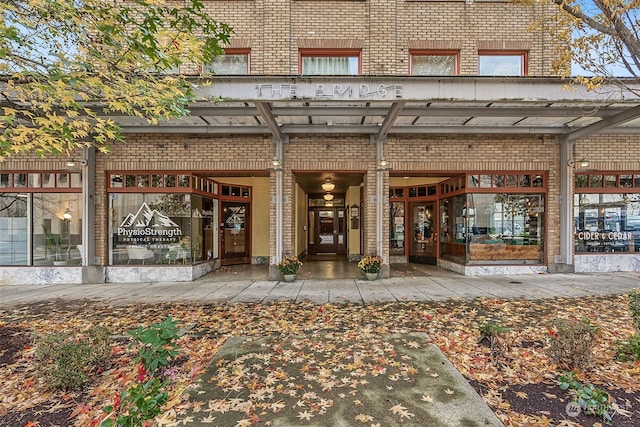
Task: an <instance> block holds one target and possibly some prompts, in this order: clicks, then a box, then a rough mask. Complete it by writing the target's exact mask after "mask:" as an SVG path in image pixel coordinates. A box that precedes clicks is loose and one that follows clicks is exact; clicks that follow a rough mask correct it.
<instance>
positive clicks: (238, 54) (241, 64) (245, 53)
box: [204, 49, 249, 76]
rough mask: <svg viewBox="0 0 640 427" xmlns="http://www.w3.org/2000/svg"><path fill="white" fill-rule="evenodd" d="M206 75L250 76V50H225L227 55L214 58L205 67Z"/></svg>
mask: <svg viewBox="0 0 640 427" xmlns="http://www.w3.org/2000/svg"><path fill="white" fill-rule="evenodd" d="M204 72H205V73H206V74H218V75H227V76H230V75H247V74H249V50H248V49H225V54H224V55H220V56H217V57H215V58H214V60H213V61H212V62H211V63H210V64H207V65H206V66H205V69H204Z"/></svg>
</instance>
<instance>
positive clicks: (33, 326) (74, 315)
mask: <svg viewBox="0 0 640 427" xmlns="http://www.w3.org/2000/svg"><path fill="white" fill-rule="evenodd" d="M167 316H171V317H172V318H174V319H176V320H178V321H179V322H180V327H181V328H183V329H184V330H185V331H186V334H185V336H183V337H182V338H181V340H180V357H179V359H178V360H179V364H177V365H176V366H175V375H174V377H173V380H172V382H171V385H170V386H169V389H168V391H169V401H168V402H167V404H166V405H165V406H164V412H163V414H162V415H161V416H159V417H158V418H157V419H156V420H155V424H156V425H160V426H162V425H179V424H180V423H181V422H182V421H184V420H183V418H182V417H183V416H184V414H185V413H187V412H189V411H193V409H194V408H193V407H192V406H190V405H193V404H194V403H193V402H190V401H188V400H187V399H185V398H184V397H183V395H184V394H185V393H183V392H184V391H185V390H187V389H189V388H190V387H191V386H192V385H193V384H194V383H195V382H196V381H197V378H198V377H199V375H200V374H201V373H202V372H203V369H204V367H205V366H206V365H207V364H208V363H209V362H210V361H211V360H212V358H213V357H214V356H215V354H216V352H217V351H218V350H219V349H220V348H221V346H222V345H223V344H224V342H225V341H226V340H227V339H228V338H229V337H234V336H236V337H237V336H249V337H252V336H253V337H261V336H278V335H280V334H281V335H282V336H300V337H322V339H323V340H324V342H332V341H335V342H336V343H340V345H336V346H335V350H334V347H333V346H327V345H324V346H322V347H323V348H319V347H318V348H315V347H314V346H316V347H317V344H312V343H313V342H317V341H314V340H313V339H310V340H308V341H301V344H300V345H301V346H305V345H307V344H305V343H306V342H308V343H309V344H308V346H309V348H307V347H304V348H302V349H301V350H300V351H301V352H302V354H304V355H305V356H304V357H312V356H313V355H314V354H315V356H313V359H314V360H319V361H322V364H323V366H320V367H316V368H314V367H313V366H311V369H328V370H331V369H336V370H338V367H339V368H340V369H344V367H345V364H347V366H350V365H353V366H356V367H358V365H357V363H358V361H359V360H374V361H375V360H378V362H377V365H375V366H374V367H373V369H372V371H377V372H373V374H376V375H377V374H384V373H385V372H386V371H384V369H385V363H391V362H392V361H393V360H392V359H393V358H391V357H388V355H387V356H385V353H384V352H385V351H387V352H390V353H389V354H393V351H394V349H393V343H388V346H387V347H384V346H383V347H384V351H382V350H380V349H379V348H378V349H368V348H366V346H362V345H358V342H359V341H358V340H360V339H362V338H361V337H367V339H371V337H372V336H374V337H375V336H379V337H382V336H383V335H385V334H392V333H416V332H418V333H421V332H424V333H427V334H428V336H429V337H430V339H431V341H432V342H433V343H434V344H436V345H438V346H439V348H440V349H441V350H442V351H443V352H444V353H445V355H446V356H447V357H448V358H449V360H451V362H452V363H453V364H454V366H456V368H457V369H458V370H459V371H460V372H461V373H462V374H463V375H464V376H465V377H466V378H467V379H468V381H469V383H470V384H471V385H472V386H473V387H474V388H475V389H476V391H477V392H478V393H479V394H480V395H481V396H482V397H483V399H484V400H485V402H486V403H487V404H488V405H489V406H490V408H491V409H492V410H493V411H494V413H495V414H496V415H497V416H498V418H499V419H500V420H501V421H502V422H503V423H504V424H505V425H507V426H522V425H536V426H545V425H548V426H557V425H567V426H579V425H582V426H594V425H606V423H605V422H604V420H603V419H602V418H601V417H597V416H593V415H587V414H585V413H584V411H583V412H581V413H580V414H578V415H577V416H574V415H575V414H573V413H571V412H568V411H567V405H568V404H570V403H571V401H572V396H571V394H570V393H569V392H568V391H564V390H561V389H560V387H559V386H558V383H557V379H558V377H559V376H560V375H562V374H563V373H565V372H566V368H565V369H563V368H561V367H559V366H558V364H557V363H556V362H555V361H554V360H552V359H551V358H550V357H549V355H548V354H547V349H548V343H549V340H550V339H551V337H552V334H551V332H552V330H551V328H552V325H553V321H554V320H556V319H559V318H564V319H588V320H589V321H590V322H591V323H592V324H594V325H596V326H598V328H599V333H598V336H597V340H596V344H595V347H594V349H593V351H592V360H591V362H590V363H588V364H586V365H585V366H581V367H580V369H579V370H578V372H577V376H578V378H579V379H580V381H582V382H584V383H591V384H594V385H596V386H597V387H599V388H602V389H604V390H606V391H607V392H608V393H609V394H610V395H611V398H612V399H613V400H614V401H615V402H616V404H617V405H618V407H619V408H620V411H619V412H620V413H618V414H614V417H613V423H612V425H615V426H623V427H626V426H635V425H638V423H637V420H638V419H640V363H638V362H634V361H628V362H621V361H618V360H616V350H615V347H616V343H617V342H618V341H619V340H624V339H627V338H628V337H629V336H630V335H631V334H633V333H634V332H635V331H634V329H633V326H632V319H631V314H630V313H629V311H628V301H627V297H626V296H625V295H622V296H608V297H586V298H575V299H566V298H555V299H548V300H539V301H523V300H511V301H510V300H496V299H478V300H475V301H471V302H469V301H467V302H464V301H448V302H444V303H431V304H429V303H413V302H407V303H396V304H379V305H369V306H365V307H363V306H355V305H330V304H327V305H321V306H317V305H313V304H310V303H308V304H307V303H303V304H295V303H291V302H281V303H276V304H272V305H256V304H233V305H193V304H160V305H137V306H130V307H111V306H108V305H105V304H97V303H89V302H83V301H75V302H65V301H52V302H49V303H42V304H33V305H28V306H20V307H12V308H6V309H3V310H0V378H2V379H3V381H0V425H2V426H7V427H14V426H15V427H23V426H29V427H36V426H71V425H78V426H85V425H99V424H100V422H101V421H102V420H103V419H104V417H105V416H106V413H105V412H104V411H103V410H102V409H103V408H104V407H105V406H108V405H111V404H113V402H114V398H115V396H117V395H118V394H119V393H121V392H122V391H123V390H125V389H126V388H127V387H130V386H131V385H132V384H134V383H135V381H136V372H138V371H137V366H136V363H135V360H134V359H135V355H136V349H135V348H130V347H129V346H128V345H127V343H126V342H123V341H122V336H125V335H126V331H127V330H130V329H134V328H136V327H137V326H139V325H143V326H144V325H150V324H152V323H156V322H160V321H162V320H164V319H165V318H166V317H167ZM486 322H497V323H499V324H500V325H502V326H504V327H507V328H509V331H508V332H507V333H506V334H505V345H504V346H503V347H501V348H500V349H499V351H496V350H495V349H494V351H492V350H491V346H490V345H489V344H488V343H487V341H486V340H483V339H482V337H481V334H480V332H479V327H478V326H479V325H482V324H485V323H486ZM92 325H104V326H107V327H108V328H109V329H110V331H111V332H112V334H113V335H114V336H118V337H120V339H118V340H114V343H113V352H112V353H113V354H112V359H111V362H110V365H109V366H107V367H105V369H104V370H103V371H101V372H99V373H96V374H95V375H93V376H92V377H91V378H90V380H89V382H87V383H86V384H85V385H84V386H82V387H81V388H80V389H79V390H72V391H55V390H49V388H48V387H47V384H45V383H44V381H43V380H42V378H40V377H39V375H38V370H37V366H36V365H35V360H34V348H35V346H36V345H37V344H36V343H37V340H38V337H41V336H43V335H46V334H48V333H51V332H56V331H65V330H70V329H72V330H83V329H86V328H88V327H90V326H92ZM350 341H353V342H354V345H353V349H354V351H353V354H350V353H349V352H348V351H347V350H345V349H348V346H347V347H345V343H348V342H350ZM273 351H274V355H275V354H276V353H275V352H277V349H274V350H273ZM338 351H339V352H340V353H337V352H338ZM381 351H382V352H381ZM368 352H371V353H368ZM375 352H378V353H375ZM380 352H381V353H380ZM294 356H295V355H292V357H294ZM278 357H282V354H279V355H278ZM282 360H283V362H282V365H283V366H282V369H283V371H284V372H286V369H287V366H288V365H290V366H296V369H300V366H301V365H305V364H300V363H296V364H288V363H287V362H286V359H282ZM394 363H395V362H394ZM334 364H335V365H334ZM358 368H361V367H358ZM306 369H310V368H309V367H307V368H306ZM349 369H351V368H349ZM353 369H354V370H355V368H353ZM294 374H295V375H294ZM368 374H372V372H369V373H368ZM229 375H237V372H236V373H235V374H234V373H233V372H231V373H230V374H229ZM254 375H255V374H254ZM287 375H288V377H289V378H297V380H296V381H299V383H295V384H294V383H291V384H289V385H288V386H289V387H299V388H300V389H304V388H305V387H311V385H310V384H305V380H304V378H305V377H304V375H300V373H299V372H298V373H292V372H289V373H287ZM287 375H285V376H287ZM407 375H416V376H418V375H426V373H421V372H410V374H407ZM258 380H260V379H259V378H257V377H255V376H254V378H253V381H254V384H255V383H256V382H258ZM272 380H273V379H272ZM273 381H276V382H277V378H276V379H275V380H273ZM345 381H346V379H345ZM366 386H367V385H366V381H364V384H361V385H358V386H354V387H362V388H366ZM237 387H251V384H250V383H246V384H240V385H238V386H237ZM274 387H276V389H277V384H276V385H274ZM262 398H264V396H263V397H262ZM427 398H429V397H428V396H427ZM356 400H357V399H356ZM254 403H255V402H254ZM402 403H403V402H397V406H395V407H394V408H395V411H397V412H394V414H396V415H397V416H398V424H405V425H411V419H410V416H409V415H407V410H403V409H402V408H403V405H402ZM246 404H248V405H251V402H248V403H246ZM306 404H307V403H305V401H304V399H301V402H300V403H299V405H300V406H299V407H298V408H288V407H287V408H281V407H280V406H279V405H278V403H277V400H274V401H273V402H272V406H273V407H274V408H277V409H278V410H277V411H273V413H269V414H267V415H268V416H267V415H265V414H262V418H260V417H255V416H254V417H250V416H247V418H246V419H245V420H243V421H242V422H239V424H238V425H251V424H252V423H263V424H265V425H269V423H270V421H269V419H271V420H273V419H276V418H277V417H278V413H281V414H282V411H295V412H294V417H295V416H296V415H295V414H298V416H299V414H306V416H311V415H313V416H314V417H316V419H318V417H322V415H323V412H322V411H321V410H317V402H316V403H315V404H316V408H315V409H314V407H313V406H312V405H311V404H309V405H308V406H305V405H306ZM425 404H428V401H426V400H425ZM366 409H367V408H357V411H356V412H354V414H357V416H358V417H359V418H354V420H353V425H363V426H364V425H366V426H370V425H371V426H375V425H376V422H375V420H374V419H372V418H371V417H368V416H366V414H367V410H366ZM405 409H406V408H405ZM205 410H206V411H208V412H207V414H209V416H208V418H205V419H210V420H212V421H211V422H212V423H214V421H213V420H214V419H215V416H216V411H217V410H224V405H222V406H216V405H212V406H211V407H209V408H205ZM227 410H228V408H227ZM314 410H317V411H316V412H314ZM322 410H324V411H325V412H330V411H331V408H330V407H324V408H323V409H322ZM287 415H288V416H291V414H290V413H288V414H287Z"/></svg>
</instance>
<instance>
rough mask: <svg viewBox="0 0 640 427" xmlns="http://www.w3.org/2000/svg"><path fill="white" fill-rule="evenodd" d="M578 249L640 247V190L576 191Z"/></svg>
mask: <svg viewBox="0 0 640 427" xmlns="http://www.w3.org/2000/svg"><path fill="white" fill-rule="evenodd" d="M573 206H574V208H573V223H574V244H575V252H576V253H593V252H609V253H616V252H619V253H628V252H639V251H640V194H624V193H617V194H597V193H590V194H576V195H575V196H574V205H573Z"/></svg>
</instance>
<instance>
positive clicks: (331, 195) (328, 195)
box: [324, 193, 333, 202]
mask: <svg viewBox="0 0 640 427" xmlns="http://www.w3.org/2000/svg"><path fill="white" fill-rule="evenodd" d="M324 199H325V200H326V201H327V202H328V201H330V200H333V194H331V193H327V194H325V195H324Z"/></svg>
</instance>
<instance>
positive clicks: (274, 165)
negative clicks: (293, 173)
mask: <svg viewBox="0 0 640 427" xmlns="http://www.w3.org/2000/svg"><path fill="white" fill-rule="evenodd" d="M269 170H270V171H275V172H277V171H281V170H282V162H281V161H280V159H278V158H277V157H274V159H273V160H271V166H269Z"/></svg>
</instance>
